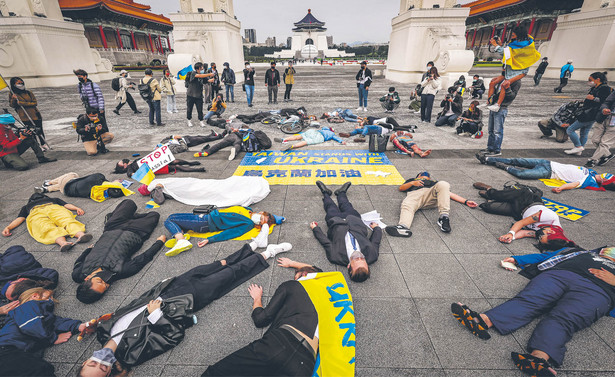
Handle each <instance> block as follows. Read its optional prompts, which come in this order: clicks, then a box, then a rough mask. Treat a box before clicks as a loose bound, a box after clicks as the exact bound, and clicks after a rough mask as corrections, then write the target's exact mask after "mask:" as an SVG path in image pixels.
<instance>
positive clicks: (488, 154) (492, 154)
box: [484, 151, 502, 157]
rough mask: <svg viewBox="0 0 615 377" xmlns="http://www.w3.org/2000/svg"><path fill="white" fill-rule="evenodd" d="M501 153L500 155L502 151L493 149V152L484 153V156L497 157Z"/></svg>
mask: <svg viewBox="0 0 615 377" xmlns="http://www.w3.org/2000/svg"><path fill="white" fill-rule="evenodd" d="M501 155H502V151H493V152H488V153H485V154H484V156H485V157H497V156H501Z"/></svg>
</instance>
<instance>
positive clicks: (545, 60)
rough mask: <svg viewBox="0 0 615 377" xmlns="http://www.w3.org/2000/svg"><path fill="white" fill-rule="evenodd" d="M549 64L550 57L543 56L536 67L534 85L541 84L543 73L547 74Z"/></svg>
mask: <svg viewBox="0 0 615 377" xmlns="http://www.w3.org/2000/svg"><path fill="white" fill-rule="evenodd" d="M548 65H549V59H548V58H547V57H546V56H545V57H544V58H542V61H541V62H540V64H539V65H538V68H536V73H534V86H538V84H540V80H541V79H542V75H544V74H545V70H546V69H547V66H548Z"/></svg>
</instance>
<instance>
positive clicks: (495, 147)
mask: <svg viewBox="0 0 615 377" xmlns="http://www.w3.org/2000/svg"><path fill="white" fill-rule="evenodd" d="M520 88H521V80H517V81H515V82H513V83H512V84H510V86H509V87H508V88H506V89H505V90H506V94H505V96H504V101H503V102H502V104H501V105H500V107H499V110H498V111H492V110H489V124H488V126H487V129H488V132H489V139H488V140H487V149H483V150H481V151H480V153H483V154H484V155H485V156H492V157H495V156H500V155H501V154H502V140H504V122H505V121H506V116H507V115H508V106H510V104H511V103H512V102H513V101H514V100H515V98H516V97H517V93H519V89H520ZM500 90H502V89H500ZM497 97H499V92H498V93H496V98H497Z"/></svg>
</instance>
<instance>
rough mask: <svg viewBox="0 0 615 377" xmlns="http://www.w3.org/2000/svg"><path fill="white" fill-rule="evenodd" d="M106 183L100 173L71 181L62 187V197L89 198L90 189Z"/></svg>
mask: <svg viewBox="0 0 615 377" xmlns="http://www.w3.org/2000/svg"><path fill="white" fill-rule="evenodd" d="M106 181H107V178H105V176H104V175H102V174H100V173H94V174H90V175H86V176H85V177H79V178H75V179H71V180H70V181H68V183H67V184H66V185H65V186H64V195H66V196H71V197H76V198H89V197H90V192H91V191H92V187H94V186H99V185H102V184H103V182H106Z"/></svg>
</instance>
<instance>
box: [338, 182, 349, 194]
mask: <svg viewBox="0 0 615 377" xmlns="http://www.w3.org/2000/svg"><path fill="white" fill-rule="evenodd" d="M350 185H352V183H351V182H346V183H344V184H343V185H342V187H340V188H338V189H337V190H335V195H339V194H341V193H344V194H345V193H346V191H348V189H349V188H350Z"/></svg>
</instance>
